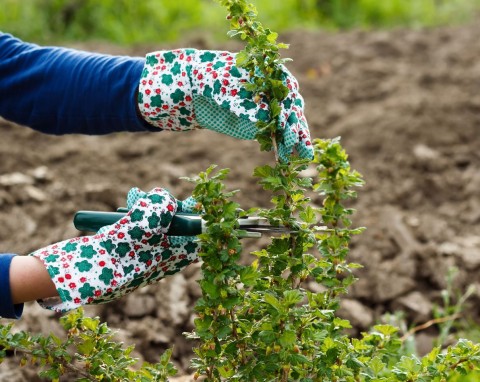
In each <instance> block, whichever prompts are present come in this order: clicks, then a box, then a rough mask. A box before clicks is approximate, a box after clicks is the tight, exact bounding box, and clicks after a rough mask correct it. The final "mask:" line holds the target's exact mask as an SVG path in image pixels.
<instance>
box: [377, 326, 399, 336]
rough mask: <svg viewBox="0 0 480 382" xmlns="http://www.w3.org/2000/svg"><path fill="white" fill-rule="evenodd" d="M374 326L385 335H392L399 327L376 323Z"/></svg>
mask: <svg viewBox="0 0 480 382" xmlns="http://www.w3.org/2000/svg"><path fill="white" fill-rule="evenodd" d="M373 328H374V329H375V330H376V331H378V332H380V333H382V334H383V335H385V336H391V335H392V334H395V333H396V332H398V328H396V327H394V326H392V325H375V326H374V327H373Z"/></svg>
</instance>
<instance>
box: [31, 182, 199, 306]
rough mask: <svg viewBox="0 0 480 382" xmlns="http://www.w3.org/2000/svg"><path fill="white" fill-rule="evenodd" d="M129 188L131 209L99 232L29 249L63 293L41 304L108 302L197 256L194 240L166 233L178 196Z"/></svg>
mask: <svg viewBox="0 0 480 382" xmlns="http://www.w3.org/2000/svg"><path fill="white" fill-rule="evenodd" d="M131 193H135V194H136V195H137V196H136V197H135V203H132V204H131V208H130V210H129V212H128V213H127V215H126V216H125V217H123V218H122V219H121V220H120V221H118V222H117V223H115V224H112V225H110V226H107V227H104V228H105V229H103V230H102V232H101V233H97V234H96V235H93V236H84V237H77V238H73V239H70V240H65V241H62V242H59V243H56V244H52V245H49V246H47V247H45V248H43V249H39V250H37V251H35V252H33V253H31V254H30V255H31V256H36V257H38V258H39V259H40V260H42V261H43V263H44V265H45V267H46V269H47V270H48V272H49V274H50V277H51V278H52V281H53V282H54V284H55V287H56V288H57V291H58V294H59V297H58V298H51V299H45V300H42V301H39V302H40V304H41V305H42V306H43V307H45V308H48V309H52V310H55V311H60V312H64V311H67V310H70V309H74V308H77V307H79V306H81V305H85V304H98V303H105V302H109V301H112V300H114V299H116V298H119V297H121V296H123V295H125V294H127V293H130V292H132V291H134V290H135V289H137V288H139V287H142V286H145V285H147V284H150V283H153V282H156V281H158V280H160V279H161V278H163V277H165V276H166V275H170V274H174V273H176V272H178V271H180V270H182V269H183V268H184V267H186V266H187V265H189V264H190V263H192V262H194V261H197V259H198V256H197V251H198V248H197V247H198V245H197V244H196V243H195V242H192V241H190V242H185V243H180V244H173V243H171V242H170V241H169V239H168V237H167V235H166V232H167V231H168V227H169V225H170V222H171V220H172V217H173V215H174V214H175V212H176V211H177V208H178V204H177V201H176V199H175V198H173V197H172V196H171V195H170V194H169V193H168V192H167V191H166V190H164V189H161V188H155V189H153V190H152V191H150V192H148V193H145V192H142V191H139V190H138V189H134V191H132V190H131V192H130V193H129V195H130V194H131ZM154 222H155V223H156V224H153V223H154ZM165 255H166V256H165Z"/></svg>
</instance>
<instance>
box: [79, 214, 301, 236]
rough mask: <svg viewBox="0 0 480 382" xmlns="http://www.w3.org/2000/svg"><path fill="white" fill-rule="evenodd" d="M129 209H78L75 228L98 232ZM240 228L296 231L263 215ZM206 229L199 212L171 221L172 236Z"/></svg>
mask: <svg viewBox="0 0 480 382" xmlns="http://www.w3.org/2000/svg"><path fill="white" fill-rule="evenodd" d="M127 212H128V211H127V210H126V209H122V208H120V209H118V210H117V212H102V211H78V212H77V213H76V214H75V217H74V218H73V223H74V225H75V228H77V229H78V230H79V231H88V232H97V231H98V230H99V229H100V228H102V227H104V226H106V225H110V224H114V223H115V222H117V221H119V220H120V219H122V218H123V217H124V216H125V215H126V213H127ZM238 222H239V225H240V227H239V229H240V230H243V231H245V232H246V234H245V235H242V237H257V238H258V237H261V236H262V234H275V233H276V234H288V233H294V232H295V231H293V230H291V229H289V228H287V227H285V226H273V225H271V224H270V223H269V222H268V220H267V219H266V218H263V217H245V218H240V219H238ZM205 231H206V224H205V221H204V220H202V217H201V216H200V215H198V214H191V213H183V212H180V213H177V214H176V215H175V216H174V217H173V219H172V222H171V223H170V228H169V230H168V233H167V234H168V235H170V236H196V235H199V234H201V233H203V232H205Z"/></svg>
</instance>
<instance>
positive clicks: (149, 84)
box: [138, 49, 313, 161]
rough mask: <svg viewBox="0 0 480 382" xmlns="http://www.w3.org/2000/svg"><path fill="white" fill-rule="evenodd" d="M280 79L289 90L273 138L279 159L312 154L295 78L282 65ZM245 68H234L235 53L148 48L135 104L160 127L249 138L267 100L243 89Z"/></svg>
mask: <svg viewBox="0 0 480 382" xmlns="http://www.w3.org/2000/svg"><path fill="white" fill-rule="evenodd" d="M282 69H283V74H284V78H283V82H284V84H285V85H286V86H287V87H288V88H289V89H290V92H289V94H288V96H287V97H286V98H285V100H283V101H282V105H281V108H282V111H281V115H280V126H279V127H278V128H279V130H280V131H282V133H283V134H282V135H283V140H282V142H279V144H278V146H279V154H280V157H281V158H282V160H284V161H287V158H288V156H289V155H290V154H291V153H292V151H293V150H294V149H295V150H296V151H297V153H298V155H299V156H301V157H303V158H313V148H312V145H311V142H310V133H309V130H308V125H307V121H306V119H305V116H304V113H303V111H304V105H303V98H302V96H301V95H300V94H299V92H298V82H297V80H296V79H295V78H294V77H293V76H292V75H291V74H290V72H289V71H288V70H287V69H286V68H285V67H283V68H282ZM249 81H250V75H249V73H248V71H247V70H245V69H243V68H239V67H237V66H235V54H233V53H230V52H224V51H201V50H195V49H180V50H174V51H159V52H153V53H150V54H148V55H147V56H146V62H145V66H144V69H143V73H142V78H141V80H140V85H139V94H138V106H139V110H140V113H141V114H142V116H143V118H144V119H145V120H146V121H147V122H149V123H150V124H152V125H154V126H157V127H159V128H161V129H164V130H175V131H184V130H192V129H198V128H206V129H210V130H214V131H218V132H220V133H224V134H227V135H230V136H232V137H235V138H240V139H254V138H255V135H256V133H257V128H256V126H255V123H256V122H257V121H259V120H262V121H266V120H268V115H269V113H268V107H269V106H268V104H267V103H266V102H265V100H264V99H262V98H260V99H259V100H255V99H254V96H253V93H252V92H250V91H247V90H246V89H245V87H244V84H245V83H248V82H249Z"/></svg>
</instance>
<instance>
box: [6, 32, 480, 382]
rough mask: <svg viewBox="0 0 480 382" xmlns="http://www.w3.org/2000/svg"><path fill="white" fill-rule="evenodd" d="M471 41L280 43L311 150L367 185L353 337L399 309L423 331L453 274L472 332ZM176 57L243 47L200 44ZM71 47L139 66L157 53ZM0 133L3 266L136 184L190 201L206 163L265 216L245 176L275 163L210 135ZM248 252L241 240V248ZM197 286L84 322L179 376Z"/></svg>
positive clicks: (479, 92) (476, 70) (50, 320)
mask: <svg viewBox="0 0 480 382" xmlns="http://www.w3.org/2000/svg"><path fill="white" fill-rule="evenodd" d="M479 38H480V23H473V24H471V25H469V26H462V27H449V28H439V29H432V30H393V31H382V32H360V31H357V32H348V33H338V34H329V33H325V32H307V31H298V32H291V33H288V34H285V35H284V36H283V41H285V42H287V43H290V44H291V48H290V50H289V51H288V52H287V55H288V56H289V57H291V58H293V60H294V61H293V62H292V63H290V64H289V67H290V68H291V70H292V72H293V73H294V74H295V76H296V77H297V78H298V80H299V82H300V85H301V90H302V94H303V95H304V98H305V100H306V105H307V106H306V114H307V118H308V120H309V124H310V130H311V132H312V136H313V137H319V138H333V137H337V136H341V137H342V142H343V146H344V147H345V148H346V150H347V152H348V153H349V155H350V160H351V164H352V167H353V168H355V169H357V170H358V171H360V172H361V173H362V174H363V175H364V178H365V181H366V185H365V187H364V188H363V189H362V190H360V192H359V198H358V199H357V200H356V201H355V202H354V203H353V207H354V208H356V209H357V213H356V215H355V219H354V221H355V225H357V226H365V227H367V231H366V232H365V233H364V234H362V235H361V236H359V237H357V238H355V240H354V243H353V246H352V252H351V260H352V261H355V262H359V263H361V264H363V265H364V268H363V269H362V270H360V271H358V272H357V275H358V277H359V281H358V282H357V283H356V284H355V285H354V286H353V287H352V288H351V291H350V294H349V295H348V296H347V299H345V301H344V303H343V305H342V309H341V314H342V315H344V316H345V317H347V318H349V319H351V321H352V323H353V324H354V326H355V330H356V331H360V330H364V329H365V328H367V327H368V326H370V325H371V324H372V323H374V322H375V321H376V320H378V319H379V318H380V317H381V315H382V314H383V313H385V312H392V311H396V310H402V311H404V312H405V313H406V317H407V320H408V322H409V323H410V324H420V323H422V322H425V321H427V320H429V319H431V318H432V317H433V309H434V306H435V305H436V304H439V303H441V291H442V290H443V289H444V288H445V287H446V285H447V284H446V279H447V277H446V275H447V273H448V270H449V269H450V268H451V267H454V266H455V267H457V268H458V275H457V277H456V279H455V280H456V281H455V288H456V290H457V291H458V292H459V293H462V292H464V291H465V290H466V288H467V287H468V286H469V285H474V286H476V292H475V293H474V294H473V296H472V297H471V298H470V300H469V301H470V303H469V304H468V307H467V309H466V313H465V314H466V315H468V316H469V317H470V318H472V319H473V320H474V321H475V320H476V322H477V323H478V322H479V321H480V320H479V314H480V308H479V306H480V304H479V302H480V292H479V289H480V279H479V276H478V272H479V270H480V45H479V44H478V41H479ZM183 45H190V46H193V47H197V48H215V49H230V50H238V49H239V46H238V45H235V44H228V45H224V46H219V45H218V44H213V43H211V42H209V41H208V40H206V39H201V38H200V39H198V40H195V41H189V42H188V43H187V44H183ZM80 47H81V48H85V49H89V50H97V51H102V52H107V53H114V54H117V53H125V54H136V55H143V54H144V53H146V52H148V51H151V50H157V49H162V48H168V47H167V46H165V45H163V46H162V45H161V44H160V45H157V46H147V47H145V46H143V47H136V48H132V49H125V48H118V47H112V46H108V45H102V44H89V45H83V46H80ZM0 127H1V129H2V138H1V140H0V206H1V209H0V224H1V226H2V230H1V231H0V243H1V248H0V250H1V251H2V252H14V253H19V254H27V253H29V252H30V251H32V250H34V249H37V248H40V247H42V246H44V245H47V244H49V243H52V242H56V241H59V240H62V239H65V238H68V237H73V236H77V235H78V234H79V233H78V232H77V231H76V230H75V228H74V227H73V225H72V218H73V215H74V213H75V211H77V210H80V209H93V210H113V209H115V208H116V207H117V206H122V205H124V197H125V195H126V193H127V191H128V190H129V189H130V187H132V186H138V187H140V188H142V189H145V190H148V189H150V188H152V187H154V186H162V187H166V188H168V189H169V190H170V191H171V192H172V193H173V194H174V195H176V196H177V197H178V198H185V197H187V196H188V195H189V193H190V192H191V189H192V186H191V184H189V183H187V182H185V181H182V180H179V177H181V176H192V175H195V174H197V173H199V172H200V171H203V170H205V169H206V168H207V167H208V166H209V165H210V164H213V163H215V164H217V165H218V166H219V167H220V168H225V167H228V168H230V169H231V176H230V177H229V180H228V182H227V184H228V187H229V188H231V189H237V188H238V189H240V190H242V191H241V193H240V195H239V197H238V200H239V201H240V203H241V204H242V206H244V207H251V206H268V205H269V195H268V194H266V193H265V192H263V191H261V189H260V187H259V186H258V185H256V180H255V179H254V178H253V176H252V172H253V169H254V168H255V167H256V166H258V165H262V164H265V163H271V162H272V161H273V158H272V155H271V154H270V153H261V152H259V150H258V147H257V144H256V143H255V142H247V141H238V140H235V139H233V138H229V137H227V136H223V135H220V134H215V133H212V132H209V131H194V132H188V133H169V132H162V133H158V134H129V133H121V134H114V135H109V136H103V137H89V136H62V137H55V136H47V135H43V134H40V133H37V132H35V131H32V130H30V129H28V128H25V127H21V126H17V125H14V124H12V123H9V122H6V121H0ZM314 202H319V201H314ZM256 245H257V244H255V242H250V241H249V242H248V245H247V247H248V248H251V247H255V246H256ZM258 245H260V243H259V244H258ZM199 275H200V274H199V269H198V266H196V265H194V266H192V267H190V268H189V269H187V270H186V271H185V272H183V273H182V274H180V275H176V276H174V277H171V278H169V279H166V280H163V281H162V282H160V283H159V285H156V286H153V287H149V288H146V289H144V290H142V291H139V292H137V293H135V294H133V295H131V296H128V297H126V298H124V299H122V300H120V301H118V302H115V303H111V304H109V305H105V306H98V307H92V308H88V309H87V312H88V313H89V314H97V315H100V316H101V317H102V319H104V320H106V321H107V322H108V323H109V324H110V326H111V327H113V328H118V329H119V338H120V339H121V340H124V341H125V342H126V343H128V344H132V343H133V344H135V345H136V349H137V350H136V351H137V355H138V357H140V358H143V359H145V360H148V361H155V360H157V359H158V354H159V353H160V352H161V351H162V350H163V349H166V348H169V347H171V346H174V356H175V362H176V363H177V365H178V366H179V368H180V369H181V370H182V372H183V371H185V370H186V369H187V367H188V364H189V359H190V357H191V350H190V349H191V348H192V344H191V343H190V342H189V341H187V340H186V339H185V338H184V337H183V335H182V333H183V332H185V331H190V330H191V329H192V327H193V326H192V317H193V314H192V307H193V305H194V304H195V301H196V299H197V298H198V297H199V295H200V292H199V289H198V285H197V283H196V282H195V279H198V278H199V277H200V276H199ZM18 327H19V328H23V329H28V330H33V331H41V332H45V333H47V332H48V331H50V330H53V331H55V332H57V331H58V323H57V316H56V315H55V314H52V313H50V312H48V311H44V310H42V309H40V308H39V307H38V306H37V305H36V304H35V303H31V304H28V305H27V306H26V309H25V314H24V318H22V320H21V321H19V323H18ZM425 333H426V334H425V335H423V337H422V336H420V337H419V338H421V340H420V341H419V350H420V351H425V350H426V349H427V348H428V346H429V345H430V343H431V340H432V337H433V336H435V335H436V332H435V328H430V329H429V330H427V331H426V332H425ZM16 365H18V360H17V361H12V362H7V363H6V364H4V365H2V366H1V367H0V371H1V373H3V376H4V377H5V378H7V376H8V380H9V381H15V380H18V381H22V380H29V381H32V380H34V377H33V376H32V373H31V370H26V368H23V369H22V371H19V370H18V368H17V366H16ZM27 369H28V368H27ZM2 380H7V379H3V377H2Z"/></svg>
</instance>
